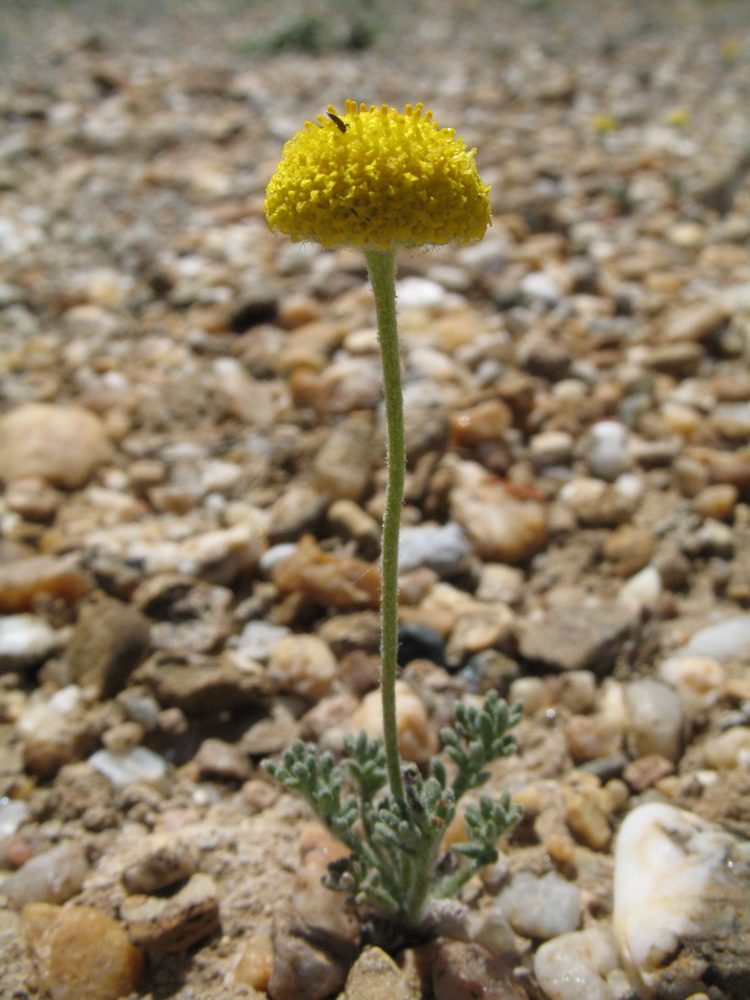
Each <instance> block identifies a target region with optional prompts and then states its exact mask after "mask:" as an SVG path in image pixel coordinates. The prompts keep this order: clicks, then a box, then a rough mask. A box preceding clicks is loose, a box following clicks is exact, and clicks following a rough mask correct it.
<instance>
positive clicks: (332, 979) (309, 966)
mask: <svg viewBox="0 0 750 1000" xmlns="http://www.w3.org/2000/svg"><path fill="white" fill-rule="evenodd" d="M273 959H274V960H273V969H272V971H271V976H270V978H269V981H268V995H269V996H271V997H273V1000H299V998H300V997H304V998H305V1000H324V998H327V997H330V996H331V995H334V996H335V995H336V994H338V992H339V991H340V990H341V988H342V987H343V985H344V983H345V981H346V976H347V971H348V970H347V967H346V963H345V962H344V961H342V960H341V958H340V957H337V956H336V955H335V954H333V953H328V952H327V951H326V950H324V942H323V941H321V942H317V941H316V943H315V944H312V943H311V942H310V941H308V940H306V938H305V937H304V936H303V934H302V933H299V928H298V923H297V920H296V918H295V915H294V913H293V912H290V911H289V910H288V909H286V908H279V909H278V910H277V911H276V913H275V915H274V923H273Z"/></svg>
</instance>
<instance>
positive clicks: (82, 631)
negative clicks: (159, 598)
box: [66, 598, 149, 698]
mask: <svg viewBox="0 0 750 1000" xmlns="http://www.w3.org/2000/svg"><path fill="white" fill-rule="evenodd" d="M148 648H149V621H148V619H147V618H146V617H145V615H142V614H141V613H140V611H137V610H136V609H135V608H134V607H132V606H131V605H129V604H124V603H123V602H122V601H116V600H113V599H111V598H103V599H101V600H98V601H96V602H95V603H93V604H91V605H89V606H88V607H87V608H85V609H84V611H83V612H82V613H81V616H80V618H79V619H78V622H77V624H76V627H75V631H74V632H73V636H72V638H71V640H70V643H69V645H68V649H67V653H66V659H67V663H68V669H69V671H70V676H71V680H73V681H75V683H77V684H80V685H82V686H92V687H95V688H96V690H97V692H98V694H99V696H100V697H101V698H112V697H114V696H115V695H116V694H117V693H118V692H119V691H121V690H122V689H123V688H124V687H125V684H126V682H127V679H128V677H129V676H130V674H131V673H132V672H133V670H134V669H135V668H136V667H137V666H138V664H139V663H141V662H142V660H143V659H144V658H145V656H146V654H147V652H148Z"/></svg>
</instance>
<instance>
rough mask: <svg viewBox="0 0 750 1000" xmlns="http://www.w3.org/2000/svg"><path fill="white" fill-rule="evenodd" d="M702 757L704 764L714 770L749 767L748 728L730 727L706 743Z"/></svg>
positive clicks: (749, 742)
mask: <svg viewBox="0 0 750 1000" xmlns="http://www.w3.org/2000/svg"><path fill="white" fill-rule="evenodd" d="M703 755H704V757H705V760H706V764H708V766H709V767H713V768H716V770H731V769H732V768H735V767H743V766H745V767H747V766H750V728H748V727H747V726H731V727H730V728H729V729H727V730H725V731H724V732H723V733H720V734H719V735H718V736H714V737H713V738H712V739H710V740H708V741H707V743H706V745H705V746H704V748H703Z"/></svg>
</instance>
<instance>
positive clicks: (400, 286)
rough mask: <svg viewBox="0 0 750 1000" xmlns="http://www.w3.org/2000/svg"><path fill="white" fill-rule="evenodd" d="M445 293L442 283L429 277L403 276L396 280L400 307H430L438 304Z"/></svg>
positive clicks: (444, 296)
mask: <svg viewBox="0 0 750 1000" xmlns="http://www.w3.org/2000/svg"><path fill="white" fill-rule="evenodd" d="M446 294H447V293H446V291H445V288H443V286H442V285H439V284H438V283H437V281H430V280H429V278H403V279H402V280H401V281H398V282H396V296H397V298H398V304H399V306H401V307H402V308H409V307H420V306H421V307H423V308H424V307H427V308H432V307H434V306H438V305H440V303H441V302H443V300H444V299H445V298H446Z"/></svg>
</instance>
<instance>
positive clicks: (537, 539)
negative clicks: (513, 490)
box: [451, 482, 547, 564]
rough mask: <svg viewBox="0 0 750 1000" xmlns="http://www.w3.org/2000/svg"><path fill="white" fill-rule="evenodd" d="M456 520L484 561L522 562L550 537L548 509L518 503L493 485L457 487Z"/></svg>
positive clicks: (453, 502) (454, 497)
mask: <svg viewBox="0 0 750 1000" xmlns="http://www.w3.org/2000/svg"><path fill="white" fill-rule="evenodd" d="M451 511H452V514H453V517H454V519H455V520H456V521H457V522H458V524H459V525H460V526H461V527H462V528H463V530H464V531H465V532H466V534H467V536H468V537H469V539H470V540H471V542H472V543H473V545H474V550H475V552H476V553H477V555H478V556H479V557H480V558H481V559H485V560H489V561H494V562H501V563H511V564H515V563H522V562H525V561H526V560H527V559H529V558H530V557H531V556H532V555H533V554H534V553H535V552H538V551H539V549H540V548H542V546H543V545H544V543H545V541H546V538H547V525H546V518H545V514H544V508H543V507H542V505H541V504H540V503H538V502H537V501H535V500H517V499H516V498H515V497H513V496H511V495H510V493H508V491H507V490H506V489H505V487H503V486H501V485H497V484H495V483H492V482H488V483H484V484H482V483H479V484H476V485H474V486H466V487H457V488H456V489H454V490H453V492H452V493H451Z"/></svg>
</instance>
